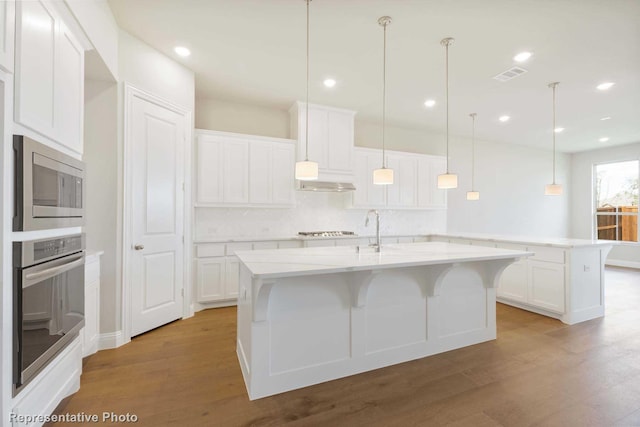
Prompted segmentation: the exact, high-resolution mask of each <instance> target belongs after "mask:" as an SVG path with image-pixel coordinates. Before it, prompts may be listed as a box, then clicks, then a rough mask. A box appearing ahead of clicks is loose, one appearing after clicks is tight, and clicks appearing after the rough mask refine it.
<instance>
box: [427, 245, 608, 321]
mask: <svg viewBox="0 0 640 427" xmlns="http://www.w3.org/2000/svg"><path fill="white" fill-rule="evenodd" d="M514 240H518V239H509V238H486V239H481V238H479V237H478V236H473V235H471V236H469V237H465V236H446V235H444V236H442V235H439V236H431V241H438V242H449V243H457V244H467V245H477V246H491V247H497V248H501V249H510V250H516V251H528V252H533V253H534V255H533V256H532V257H530V258H527V259H521V260H519V261H517V262H514V263H513V264H511V265H510V266H509V267H507V268H506V269H505V270H504V271H503V273H502V276H501V277H500V280H499V282H498V288H497V291H496V293H497V298H498V301H499V302H502V303H504V304H508V305H512V306H515V307H518V308H522V309H525V310H529V311H533V312H535V313H539V314H543V315H546V316H549V317H554V318H556V319H559V320H561V321H562V322H564V323H567V324H570V325H572V324H574V323H579V322H583V321H585V320H590V319H594V318H597V317H602V316H603V315H604V264H605V261H606V258H607V254H608V253H609V251H610V250H611V247H612V246H611V244H610V243H600V242H597V241H591V240H580V239H549V243H546V244H545V243H543V242H541V241H538V240H536V241H534V242H533V243H531V242H526V241H524V240H522V239H519V240H520V241H519V242H516V241H514ZM554 241H557V242H555V243H554Z"/></svg>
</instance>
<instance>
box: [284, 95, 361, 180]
mask: <svg viewBox="0 0 640 427" xmlns="http://www.w3.org/2000/svg"><path fill="white" fill-rule="evenodd" d="M305 105H306V104H305V103H303V102H296V103H295V104H294V105H293V106H292V107H291V109H290V110H289V114H290V116H291V137H292V138H295V139H296V140H297V141H298V154H297V159H298V160H303V159H304V158H305V154H306V148H305V146H306V131H307V127H306V125H307V117H306V116H307V112H306V108H305ZM355 114H356V113H355V111H351V110H343V109H339V108H333V107H326V106H322V105H315V104H309V160H312V161H315V162H318V169H319V175H320V176H319V180H320V181H334V182H340V181H341V182H353V179H354V175H353V166H354V164H353V142H354V137H353V123H354V117H355Z"/></svg>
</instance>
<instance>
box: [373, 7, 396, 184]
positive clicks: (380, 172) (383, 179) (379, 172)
mask: <svg viewBox="0 0 640 427" xmlns="http://www.w3.org/2000/svg"><path fill="white" fill-rule="evenodd" d="M378 24H379V25H380V26H381V27H382V28H383V29H384V42H383V47H382V49H383V50H382V167H381V168H380V169H376V170H374V171H373V183H374V184H376V185H391V184H393V169H389V168H387V166H386V160H385V150H384V148H385V147H384V142H385V141H384V137H385V120H386V115H385V113H386V101H387V25H389V24H391V18H390V17H389V16H383V17H381V18H380V19H378Z"/></svg>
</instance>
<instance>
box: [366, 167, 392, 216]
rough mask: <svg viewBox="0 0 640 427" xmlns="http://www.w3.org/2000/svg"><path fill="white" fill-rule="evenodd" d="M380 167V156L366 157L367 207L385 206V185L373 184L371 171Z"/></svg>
mask: <svg viewBox="0 0 640 427" xmlns="http://www.w3.org/2000/svg"><path fill="white" fill-rule="evenodd" d="M380 167H382V155H380V156H376V155H368V156H367V177H366V179H367V205H369V207H376V206H385V205H386V204H387V188H386V187H388V186H387V185H376V184H374V183H373V171H374V170H375V169H379V168H380Z"/></svg>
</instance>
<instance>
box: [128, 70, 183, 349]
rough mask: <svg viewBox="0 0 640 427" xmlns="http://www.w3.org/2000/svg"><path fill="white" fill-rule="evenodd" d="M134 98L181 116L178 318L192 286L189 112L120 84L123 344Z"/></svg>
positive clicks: (130, 244)
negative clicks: (180, 252)
mask: <svg viewBox="0 0 640 427" xmlns="http://www.w3.org/2000/svg"><path fill="white" fill-rule="evenodd" d="M135 98H139V99H142V100H144V101H147V102H151V103H153V104H156V105H158V106H160V107H163V108H166V109H168V110H171V111H173V112H175V113H177V114H180V115H182V116H183V117H184V118H185V135H184V141H183V143H184V165H183V174H184V175H183V177H182V180H183V181H182V182H183V183H184V185H183V201H184V212H183V222H184V224H183V229H182V230H183V231H182V232H183V235H184V243H183V266H184V267H183V278H182V280H183V284H182V289H183V299H182V303H183V306H182V319H184V318H187V317H191V316H193V304H192V287H193V286H191V248H192V246H193V245H192V238H191V222H192V212H191V211H192V210H191V157H192V154H191V153H192V148H191V147H192V146H193V144H192V140H193V126H194V125H193V112H192V111H191V110H190V109H188V108H186V107H183V106H180V105H177V104H175V103H173V102H171V101H167V100H166V99H163V98H161V97H158V96H156V95H154V94H151V93H149V92H147V91H145V90H142V89H140V88H138V87H136V86H134V85H132V84H131V83H128V82H125V83H124V99H123V102H124V106H123V113H124V114H123V130H124V132H123V133H124V137H123V155H122V161H123V171H124V174H123V175H124V176H123V185H122V186H121V187H120V188H122V189H123V202H124V206H123V208H122V213H123V218H122V245H120V249H121V251H122V258H121V259H122V266H123V268H122V296H121V297H122V298H121V302H122V310H121V316H122V319H121V320H122V335H123V336H122V344H126V343H128V342H130V341H131V323H132V309H133V307H132V305H131V293H132V289H133V286H132V284H131V280H132V268H131V264H132V257H133V252H132V251H131V250H130V249H131V248H132V247H133V245H134V242H133V202H132V197H133V192H132V191H131V189H132V184H133V171H132V168H133V152H132V149H133V145H132V140H133V137H132V135H131V133H132V132H133V126H132V125H131V119H130V117H129V115H130V114H131V112H132V110H133V108H132V107H133V106H132V103H133V100H134V99H135Z"/></svg>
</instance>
